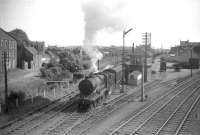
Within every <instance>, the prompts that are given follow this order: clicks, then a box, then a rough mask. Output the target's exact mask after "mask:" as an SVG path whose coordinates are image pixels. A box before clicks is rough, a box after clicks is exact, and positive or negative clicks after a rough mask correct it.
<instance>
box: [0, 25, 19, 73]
mask: <svg viewBox="0 0 200 135" xmlns="http://www.w3.org/2000/svg"><path fill="white" fill-rule="evenodd" d="M5 51H6V53H7V69H8V70H9V69H15V68H16V67H17V42H16V40H15V39H14V38H12V37H11V36H10V35H8V34H7V33H6V32H5V31H4V30H3V29H1V28H0V73H1V72H3V71H4V68H3V60H4V52H5Z"/></svg>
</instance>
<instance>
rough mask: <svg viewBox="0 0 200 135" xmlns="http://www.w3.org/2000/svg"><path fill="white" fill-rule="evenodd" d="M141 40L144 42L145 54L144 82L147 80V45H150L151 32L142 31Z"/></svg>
mask: <svg viewBox="0 0 200 135" xmlns="http://www.w3.org/2000/svg"><path fill="white" fill-rule="evenodd" d="M142 36H143V40H144V41H143V42H144V46H145V47H144V51H145V55H144V82H146V81H147V47H148V46H151V33H147V32H145V33H143V35H142Z"/></svg>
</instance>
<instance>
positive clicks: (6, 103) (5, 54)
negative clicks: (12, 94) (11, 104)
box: [4, 51, 8, 113]
mask: <svg viewBox="0 0 200 135" xmlns="http://www.w3.org/2000/svg"><path fill="white" fill-rule="evenodd" d="M6 61H7V53H6V51H5V52H4V82H5V113H8V82H7V62H6Z"/></svg>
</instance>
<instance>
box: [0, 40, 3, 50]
mask: <svg viewBox="0 0 200 135" xmlns="http://www.w3.org/2000/svg"><path fill="white" fill-rule="evenodd" d="M2 48H3V40H1V43H0V49H2Z"/></svg>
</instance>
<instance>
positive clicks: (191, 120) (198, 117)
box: [174, 96, 200, 135]
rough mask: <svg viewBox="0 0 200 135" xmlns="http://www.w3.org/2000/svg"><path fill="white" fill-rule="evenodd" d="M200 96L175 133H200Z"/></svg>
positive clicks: (183, 134)
mask: <svg viewBox="0 0 200 135" xmlns="http://www.w3.org/2000/svg"><path fill="white" fill-rule="evenodd" d="M199 108H200V97H199V96H198V98H196V100H195V101H194V102H193V104H192V105H191V106H190V109H189V110H188V111H187V113H186V115H185V116H184V118H183V119H182V121H181V123H180V125H179V127H178V128H177V130H176V133H175V134H174V135H190V134H191V135H193V134H194V135H195V134H199V133H200V130H199V127H200V123H199V121H200V110H199Z"/></svg>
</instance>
